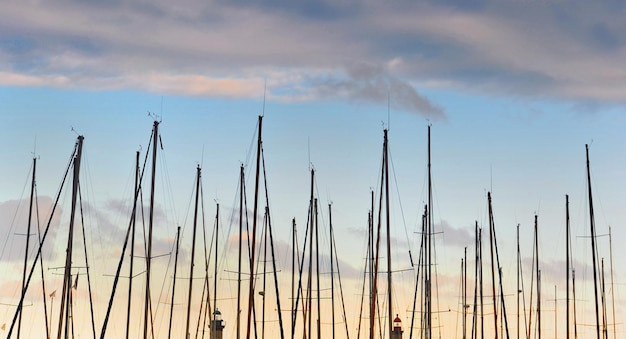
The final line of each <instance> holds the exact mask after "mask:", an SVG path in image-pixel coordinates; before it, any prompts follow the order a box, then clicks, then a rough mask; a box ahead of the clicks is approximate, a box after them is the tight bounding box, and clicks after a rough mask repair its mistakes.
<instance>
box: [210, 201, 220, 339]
mask: <svg viewBox="0 0 626 339" xmlns="http://www.w3.org/2000/svg"><path fill="white" fill-rule="evenodd" d="M215 208H216V211H215V268H214V271H213V310H214V311H213V314H211V320H213V321H211V325H214V326H211V339H215V335H216V331H217V326H216V325H217V324H216V323H215V314H217V258H218V255H217V251H218V247H217V245H218V240H219V235H220V204H219V203H218V204H216V206H215ZM207 293H208V291H207ZM209 312H210V310H209Z"/></svg>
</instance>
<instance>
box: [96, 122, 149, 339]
mask: <svg viewBox="0 0 626 339" xmlns="http://www.w3.org/2000/svg"><path fill="white" fill-rule="evenodd" d="M152 138H153V139H152V181H151V183H150V212H149V217H148V248H147V252H148V253H147V255H146V295H145V302H144V314H143V319H144V324H143V339H148V322H149V321H151V318H152V316H151V315H149V314H148V308H149V307H150V262H151V261H152V228H153V222H154V190H155V180H156V177H155V176H156V160H157V142H158V139H159V122H158V121H154V129H153V135H152ZM103 334H104V333H103Z"/></svg>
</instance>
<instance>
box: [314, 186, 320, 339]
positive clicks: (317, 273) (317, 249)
mask: <svg viewBox="0 0 626 339" xmlns="http://www.w3.org/2000/svg"><path fill="white" fill-rule="evenodd" d="M318 221H319V218H318V214H317V198H315V277H316V279H317V280H316V285H315V286H316V287H317V293H316V296H317V339H321V338H322V334H321V319H322V309H321V305H320V246H319V245H320V242H319V223H318Z"/></svg>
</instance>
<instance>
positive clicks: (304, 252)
mask: <svg viewBox="0 0 626 339" xmlns="http://www.w3.org/2000/svg"><path fill="white" fill-rule="evenodd" d="M312 211H313V210H312V201H309V208H308V213H307V215H309V213H312ZM306 219H307V221H306V227H305V231H304V247H303V249H302V261H300V256H299V253H298V261H299V263H298V264H299V265H298V266H299V268H298V272H299V274H298V293H297V294H296V304H295V310H297V309H298V304H299V301H300V295H301V294H302V298H304V291H303V288H302V272H303V269H304V261H305V258H304V257H305V256H306V246H307V238H308V236H309V219H310V218H308V217H307V218H306ZM298 251H300V250H299V249H298ZM309 265H310V264H309ZM303 303H304V301H303ZM303 309H306V307H304V308H303ZM304 318H305V319H304V321H305V323H306V313H305V315H304ZM297 320H298V312H296V311H294V312H293V324H296V321H297ZM295 330H296V328H295V326H294V327H293V328H292V329H291V337H292V338H293V337H294V335H295Z"/></svg>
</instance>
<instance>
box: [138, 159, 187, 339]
mask: <svg viewBox="0 0 626 339" xmlns="http://www.w3.org/2000/svg"><path fill="white" fill-rule="evenodd" d="M137 190H139V151H137V153H135V189H134V192H133V195H136V194H137ZM133 203H134V204H135V207H134V208H136V206H137V201H136V200H135V199H133ZM136 216H137V214H136V213H133V216H132V217H133V220H132V221H131V222H132V226H131V227H132V230H131V241H130V267H129V273H128V304H127V306H126V307H127V308H128V311H127V313H126V339H128V338H129V337H130V313H131V308H130V306H131V297H132V293H133V262H134V260H135V223H136V222H135V221H136V219H137V218H136ZM177 239H178V238H177ZM174 265H176V264H174ZM171 327H172V326H171V325H170V328H171Z"/></svg>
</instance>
